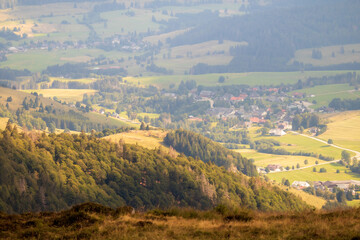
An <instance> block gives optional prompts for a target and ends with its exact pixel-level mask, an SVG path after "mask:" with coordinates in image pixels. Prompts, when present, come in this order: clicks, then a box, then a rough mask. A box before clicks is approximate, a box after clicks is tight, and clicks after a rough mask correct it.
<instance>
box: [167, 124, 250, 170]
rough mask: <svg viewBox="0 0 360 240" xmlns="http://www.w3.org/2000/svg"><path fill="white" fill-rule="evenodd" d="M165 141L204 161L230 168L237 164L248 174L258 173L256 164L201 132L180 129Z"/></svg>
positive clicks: (237, 166) (180, 150)
mask: <svg viewBox="0 0 360 240" xmlns="http://www.w3.org/2000/svg"><path fill="white" fill-rule="evenodd" d="M164 143H165V144H167V145H169V146H172V147H173V148H174V149H176V150H177V151H179V152H183V153H184V154H185V155H187V156H192V157H194V158H198V159H201V160H203V161H204V162H213V163H215V164H216V165H218V166H224V167H225V168H227V169H229V170H232V168H233V167H234V166H235V169H236V170H238V171H241V172H242V173H244V174H246V175H248V176H256V175H257V171H256V168H255V166H254V165H253V164H252V163H251V162H250V161H249V160H247V159H245V158H243V157H242V156H241V155H240V154H239V153H236V152H234V151H231V150H229V149H227V148H225V147H223V146H222V145H221V144H219V143H215V142H213V141H211V140H210V139H208V138H206V137H203V136H202V135H200V134H197V133H193V132H190V131H185V130H182V129H179V130H176V131H173V132H170V133H168V134H167V135H166V137H165V138H164Z"/></svg>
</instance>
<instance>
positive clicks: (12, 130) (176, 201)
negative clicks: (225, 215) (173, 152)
mask: <svg viewBox="0 0 360 240" xmlns="http://www.w3.org/2000/svg"><path fill="white" fill-rule="evenodd" d="M88 201H91V202H98V203H101V204H104V205H106V206H110V207H118V206H122V205H130V206H133V207H135V208H137V209H151V208H154V207H160V208H168V207H173V206H176V207H194V208H198V209H208V208H211V207H214V206H216V205H217V204H220V203H225V204H228V205H233V206H238V207H240V206H241V207H247V208H249V209H260V210H264V211H266V210H288V209H294V210H300V209H304V208H306V205H305V203H303V202H302V201H301V200H299V199H298V198H296V197H295V196H293V195H292V194H290V193H288V192H285V191H282V190H280V189H278V188H276V187H272V186H270V185H269V184H268V183H266V182H265V181H263V180H261V179H260V178H254V177H253V178H248V177H246V176H244V175H243V174H241V173H231V172H229V171H228V170H225V169H224V168H222V167H218V166H216V165H215V164H213V163H211V162H208V163H204V162H202V161H200V160H195V159H194V158H192V157H185V156H184V155H180V156H179V157H176V158H174V157H171V156H169V155H168V153H165V152H164V151H162V150H161V149H155V150H148V149H145V148H142V147H140V146H137V145H127V144H123V143H122V142H119V143H116V144H115V143H110V142H108V141H106V140H102V139H98V138H96V136H94V135H86V134H85V133H82V134H79V135H70V134H66V133H63V134H59V135H56V134H50V135H46V134H45V133H42V134H41V133H35V132H29V133H19V132H18V131H17V129H16V127H12V126H11V125H10V124H8V125H7V127H6V129H5V130H4V131H3V132H1V133H0V211H4V212H8V213H16V212H17V213H22V212H27V211H54V210H61V209H66V208H68V207H70V206H72V205H74V204H78V203H82V202H88Z"/></svg>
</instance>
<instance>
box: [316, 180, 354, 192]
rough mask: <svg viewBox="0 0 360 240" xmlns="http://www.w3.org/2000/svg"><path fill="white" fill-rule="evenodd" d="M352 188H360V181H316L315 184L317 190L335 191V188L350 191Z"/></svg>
mask: <svg viewBox="0 0 360 240" xmlns="http://www.w3.org/2000/svg"><path fill="white" fill-rule="evenodd" d="M351 186H360V181H356V180H345V181H326V182H322V181H316V182H314V188H315V189H326V188H327V189H328V190H329V191H333V189H334V188H340V189H342V190H344V191H349V190H350V187H351Z"/></svg>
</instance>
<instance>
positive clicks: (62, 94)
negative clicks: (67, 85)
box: [22, 89, 97, 102]
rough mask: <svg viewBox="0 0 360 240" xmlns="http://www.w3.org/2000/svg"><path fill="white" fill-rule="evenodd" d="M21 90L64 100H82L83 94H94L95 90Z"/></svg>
mask: <svg viewBox="0 0 360 240" xmlns="http://www.w3.org/2000/svg"><path fill="white" fill-rule="evenodd" d="M22 91H23V92H27V93H31V92H37V93H38V94H42V95H43V96H44V97H45V98H54V97H57V98H58V99H59V100H62V101H66V102H76V101H82V100H83V96H84V94H85V93H86V94H88V95H91V94H94V93H96V92H97V90H93V89H39V90H22Z"/></svg>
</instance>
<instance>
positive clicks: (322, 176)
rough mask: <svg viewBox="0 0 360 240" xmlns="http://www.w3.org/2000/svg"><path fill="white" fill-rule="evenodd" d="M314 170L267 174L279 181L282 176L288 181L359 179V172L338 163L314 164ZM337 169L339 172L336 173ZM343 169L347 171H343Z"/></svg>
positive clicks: (306, 169)
mask: <svg viewBox="0 0 360 240" xmlns="http://www.w3.org/2000/svg"><path fill="white" fill-rule="evenodd" d="M315 168H316V172H313V168H312V167H311V168H305V169H301V170H295V171H283V172H277V173H270V174H267V176H268V177H269V178H270V179H271V180H275V181H276V182H278V183H281V180H282V179H283V178H285V179H289V181H290V183H292V182H293V181H336V180H339V181H340V180H350V179H352V180H360V174H357V173H352V172H351V171H350V169H348V168H346V167H345V166H343V165H341V164H338V163H330V164H325V165H320V166H316V167H315ZM320 168H325V169H326V172H322V173H320V172H319V170H320ZM336 170H339V171H340V173H336ZM345 171H347V172H346V173H345Z"/></svg>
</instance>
